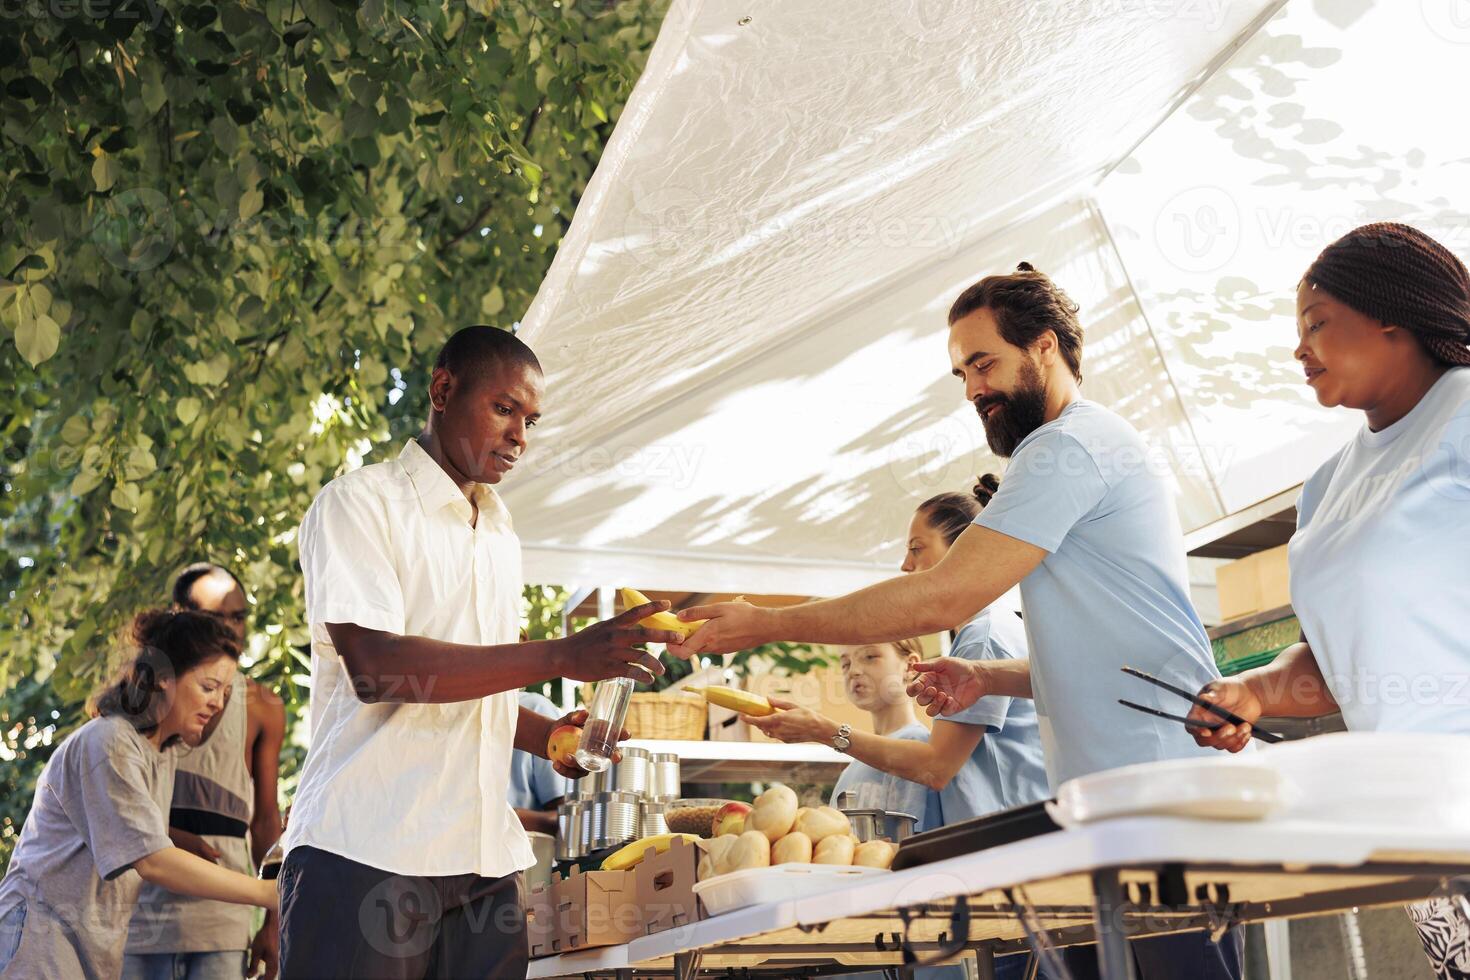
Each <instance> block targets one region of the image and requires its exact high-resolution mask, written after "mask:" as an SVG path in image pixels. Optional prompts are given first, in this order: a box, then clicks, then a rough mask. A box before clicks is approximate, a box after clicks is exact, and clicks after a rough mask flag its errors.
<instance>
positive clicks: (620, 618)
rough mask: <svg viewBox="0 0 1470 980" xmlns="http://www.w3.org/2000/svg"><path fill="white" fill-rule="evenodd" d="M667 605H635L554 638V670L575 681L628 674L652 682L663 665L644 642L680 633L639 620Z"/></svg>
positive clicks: (662, 602) (667, 639)
mask: <svg viewBox="0 0 1470 980" xmlns="http://www.w3.org/2000/svg"><path fill="white" fill-rule="evenodd" d="M668 608H669V604H668V602H667V601H665V600H663V599H660V600H658V601H656V602H649V603H646V604H644V605H641V606H635V607H633V608H632V609H629V610H627V611H626V612H624V613H621V614H620V615H617V616H614V617H613V618H612V619H605V620H603V621H602V622H600V623H593V624H592V625H591V626H589V627H587V628H586V629H584V630H581V631H579V632H576V633H573V634H572V635H571V636H568V637H566V638H565V639H561V640H557V641H555V642H556V644H557V645H556V647H555V648H554V649H555V650H556V654H555V656H556V662H555V667H556V673H557V674H558V675H559V676H561V677H570V678H572V679H573V680H578V681H600V680H605V679H606V678H609V677H631V678H633V680H635V681H637V682H638V683H640V684H648V683H651V682H652V681H653V679H654V678H655V677H657V676H658V675H660V674H662V673H663V672H664V665H663V664H661V663H659V660H658V658H657V657H655V656H653V655H652V654H650V653H649V652H648V651H646V650H644V649H643V644H645V643H673V642H675V641H676V640H679V639H681V637H680V636H679V634H678V633H676V632H674V631H673V630H660V629H650V628H649V627H647V626H640V625H638V624H639V623H640V622H642V621H643V620H645V619H647V618H648V617H649V616H652V615H653V614H654V613H660V612H663V611H665V610H666V609H668Z"/></svg>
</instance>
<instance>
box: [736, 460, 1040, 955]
mask: <svg viewBox="0 0 1470 980" xmlns="http://www.w3.org/2000/svg"><path fill="white" fill-rule="evenodd" d="M999 485H1000V484H999V481H998V480H997V479H996V478H995V477H994V476H992V475H989V474H987V475H986V476H982V477H981V478H980V479H979V480H978V481H977V483H976V484H975V487H974V489H973V490H972V491H971V492H970V493H969V494H963V493H942V494H939V495H938V496H934V497H930V498H929V499H928V500H926V501H924V502H923V503H922V504H920V505H919V507H918V509H917V510H916V511H915V512H914V516H913V519H912V520H911V521H910V522H909V532H908V545H907V551H906V553H905V556H904V560H903V571H904V572H905V573H910V572H917V571H922V570H923V569H926V568H931V567H933V566H934V565H936V564H938V563H939V560H940V559H941V558H943V557H944V555H945V553H946V552H948V551H949V548H950V546H951V545H952V544H954V542H955V540H956V539H957V538H959V536H960V532H962V531H964V529H965V528H967V527H969V526H970V523H971V522H972V521H974V519H975V517H976V515H978V514H979V513H980V509H981V508H982V507H983V506H985V504H987V503H989V502H990V498H991V496H992V495H993V494H994V493H995V491H996V489H997V488H998V487H999ZM903 643H905V644H911V643H912V641H903ZM890 649H891V650H895V651H896V652H895V653H889V652H887V651H888V650H890ZM841 651H842V660H841V663H842V671H843V676H844V679H845V680H846V683H847V689H848V696H849V698H851V699H852V700H853V701H854V703H858V704H859V705H860V706H861V707H864V708H866V709H867V710H869V711H873V710H874V707H873V706H872V705H874V704H877V703H878V702H880V701H881V702H883V703H887V702H889V701H891V702H892V703H893V704H894V705H896V706H901V708H902V709H903V710H904V711H907V713H908V718H909V719H910V721H911V722H912V727H911V728H904V729H902V730H899V731H894V732H890V733H884V734H870V733H868V732H859V731H856V730H851V729H848V726H846V725H842V726H839V725H838V724H837V722H835V721H833V720H832V719H830V718H827V717H825V716H823V715H821V714H818V713H817V712H815V711H812V710H811V709H809V708H800V707H797V706H795V705H793V704H791V703H790V702H785V701H779V700H776V699H772V701H771V703H772V704H773V705H775V706H776V707H777V708H780V709H783V710H778V711H777V712H776V713H775V714H772V715H767V716H766V717H764V718H756V717H753V716H749V715H747V716H744V717H745V720H746V722H748V723H749V724H750V725H752V726H754V727H756V728H759V729H760V730H761V731H763V732H765V733H766V734H767V735H770V736H771V737H772V738H777V739H780V740H781V741H783V742H821V743H822V744H824V745H832V746H834V747H836V748H837V749H839V750H840V751H842V752H846V753H847V754H848V755H850V756H852V757H853V759H854V760H855V761H854V762H853V763H852V764H851V765H849V766H848V768H847V769H846V770H844V771H843V774H842V779H841V780H839V781H838V784H837V787H836V789H835V790H834V798H835V795H836V793H837V792H839V791H841V790H844V789H851V790H853V791H854V792H855V793H856V794H857V796H858V803H859V806H861V807H873V806H877V807H881V808H883V809H890V808H892V809H900V806H897V805H895V806H892V807H890V806H886V805H884V803H883V802H881V801H882V800H883V799H885V798H887V799H901V800H903V801H904V805H909V806H913V805H914V804H913V803H912V802H910V801H912V800H913V799H915V797H916V796H917V795H924V796H927V803H926V805H925V812H924V813H922V814H918V816H919V817H920V819H921V824H920V829H930V828H933V827H940V826H944V825H946V824H952V823H959V822H961V821H963V820H969V819H971V818H974V817H979V816H983V815H985V814H988V813H994V812H996V811H997V810H1007V809H1010V808H1012V807H1017V806H1023V805H1025V804H1027V803H1035V802H1036V801H1038V800H1042V799H1045V798H1046V797H1047V795H1048V793H1047V782H1046V766H1045V764H1044V762H1043V760H1042V751H1041V735H1040V731H1039V728H1038V725H1037V720H1036V708H1035V705H1034V704H1033V703H1032V702H1031V701H1030V700H1028V699H1025V698H1010V697H1001V696H991V697H986V698H981V699H980V700H979V701H977V702H976V703H975V704H974V705H973V706H971V707H969V708H966V709H964V710H962V711H958V712H956V713H955V714H952V715H947V716H945V717H944V718H941V719H937V720H936V721H935V722H934V729H933V731H932V732H930V733H929V737H928V738H927V739H924V738H923V737H922V736H921V735H918V736H916V734H915V732H914V731H913V730H914V729H917V730H918V732H919V733H922V731H923V728H922V726H921V725H919V724H918V722H917V719H915V718H914V709H913V702H912V701H911V700H910V699H909V698H908V696H907V694H906V692H905V689H904V673H905V671H906V669H907V668H908V667H909V666H911V665H912V664H913V663H915V662H917V661H918V659H919V656H918V651H917V649H916V648H915V647H914V646H912V645H910V646H906V647H905V646H897V645H894V644H863V645H859V646H854V647H842V648H841ZM950 656H952V657H960V658H963V659H966V660H1005V661H1012V662H1016V663H1019V664H1020V665H1021V666H1022V667H1024V665H1025V662H1026V656H1027V650H1026V632H1025V629H1024V628H1023V627H1022V624H1021V620H1020V618H1019V616H1018V615H1017V613H1016V607H1015V605H1014V604H1013V603H1011V602H1010V601H1009V600H1008V599H1007V598H1006V597H1004V596H1003V597H1001V599H1000V600H998V601H997V602H995V603H992V604H991V605H990V606H989V607H988V608H986V609H982V610H981V611H980V612H979V613H978V614H976V615H975V616H974V617H972V618H971V619H970V620H969V621H968V622H966V623H963V624H960V625H959V628H958V630H957V631H956V632H955V634H954V642H953V643H952V644H951V645H950ZM880 686H881V697H880V696H879V693H878V692H879V688H880ZM869 688H872V689H873V692H872V694H871V695H870V692H869ZM874 718H875V719H877V718H878V715H877V714H876V713H875V714H874ZM844 729H847V730H844ZM884 774H887V778H886V779H885V778H884ZM865 785H866V786H871V787H874V788H873V789H870V790H868V791H867V794H868V795H864V788H863V787H864V786H865ZM926 787H927V789H928V792H927V794H926V793H925V792H924V791H925V788H926ZM936 794H937V798H936ZM1025 967H1026V957H1024V956H1012V957H1006V958H1005V959H1003V960H1001V961H999V962H998V963H997V964H996V976H997V977H999V978H1001V980H1007V978H1011V977H1021V976H1023V975H1024V973H1025ZM944 969H946V970H948V969H951V968H944ZM920 975H921V976H923V977H925V978H934V977H942V976H947V975H955V976H958V975H959V974H958V973H955V974H945V973H941V972H930V971H927V970H921V971H920ZM1043 976H1044V975H1043Z"/></svg>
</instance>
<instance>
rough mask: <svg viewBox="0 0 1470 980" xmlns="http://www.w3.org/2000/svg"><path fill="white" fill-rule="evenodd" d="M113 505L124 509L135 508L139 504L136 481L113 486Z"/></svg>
mask: <svg viewBox="0 0 1470 980" xmlns="http://www.w3.org/2000/svg"><path fill="white" fill-rule="evenodd" d="M110 499H111V500H112V506H114V507H119V508H121V509H122V510H128V511H131V510H134V509H136V508H137V506H138V485H137V484H136V483H119V484H118V485H117V486H115V487H113V488H112V496H111V498H110Z"/></svg>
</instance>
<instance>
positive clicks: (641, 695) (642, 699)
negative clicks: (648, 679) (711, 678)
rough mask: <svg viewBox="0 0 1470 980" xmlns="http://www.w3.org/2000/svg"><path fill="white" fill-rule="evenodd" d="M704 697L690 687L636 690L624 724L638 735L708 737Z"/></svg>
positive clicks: (640, 736) (647, 736)
mask: <svg viewBox="0 0 1470 980" xmlns="http://www.w3.org/2000/svg"><path fill="white" fill-rule="evenodd" d="M707 715H708V711H707V709H706V707H705V702H704V697H703V696H702V695H699V694H690V693H689V692H687V691H661V692H659V693H657V694H654V693H651V692H646V691H635V692H634V693H633V699H632V701H631V702H629V704H628V720H627V721H626V722H625V723H624V727H626V728H627V729H628V734H630V735H632V736H633V737H634V738H679V739H685V740H698V739H702V738H704V722H705V717H706V716H707Z"/></svg>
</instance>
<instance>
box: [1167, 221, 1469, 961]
mask: <svg viewBox="0 0 1470 980" xmlns="http://www.w3.org/2000/svg"><path fill="white" fill-rule="evenodd" d="M1297 338H1298V341H1297V347H1296V358H1297V360H1298V361H1300V362H1301V365H1302V369H1303V372H1304V374H1305V376H1306V383H1307V384H1308V385H1309V386H1310V387H1311V388H1312V390H1313V392H1315V393H1316V396H1317V400H1318V401H1319V402H1321V403H1322V404H1323V405H1325V406H1328V407H1330V408H1337V407H1341V408H1351V409H1356V410H1358V411H1361V412H1362V413H1363V418H1364V425H1363V428H1362V429H1360V430H1359V431H1358V434H1357V435H1356V436H1354V437H1353V439H1352V441H1350V442H1349V443H1348V444H1347V445H1346V446H1344V447H1343V448H1342V449H1341V450H1340V451H1339V452H1338V453H1337V454H1336V455H1334V456H1333V457H1332V458H1331V459H1329V460H1328V461H1327V462H1326V463H1324V464H1323V465H1322V466H1321V467H1320V468H1319V469H1318V470H1317V472H1316V473H1314V474H1313V475H1312V477H1311V478H1310V479H1308V480H1307V482H1306V484H1305V485H1304V486H1303V487H1302V495H1301V499H1300V501H1299V502H1298V504H1297V529H1296V533H1295V534H1294V535H1293V536H1292V539H1291V545H1290V548H1289V558H1290V564H1291V599H1292V606H1293V608H1294V609H1295V612H1296V615H1297V618H1298V619H1299V620H1300V621H1301V625H1302V637H1301V642H1300V643H1297V644H1296V645H1295V646H1292V647H1289V648H1287V649H1286V650H1285V651H1283V652H1282V653H1281V655H1280V656H1278V657H1277V658H1276V660H1275V661H1273V662H1272V663H1271V664H1269V665H1267V666H1265V667H1260V668H1257V669H1255V670H1251V671H1246V672H1245V673H1242V674H1239V675H1237V676H1235V677H1231V678H1227V679H1224V680H1219V681H1215V682H1214V683H1212V684H1209V685H1206V687H1205V688H1204V689H1203V690H1202V691H1201V694H1202V696H1203V697H1205V698H1208V699H1210V700H1212V701H1214V702H1215V703H1217V704H1219V705H1221V706H1223V707H1226V708H1229V709H1230V710H1232V711H1234V712H1235V713H1236V714H1238V715H1240V716H1241V717H1243V718H1245V719H1246V721H1248V722H1253V721H1255V720H1256V719H1257V718H1260V717H1261V716H1263V715H1269V716H1275V717H1315V716H1318V715H1325V714H1329V713H1331V712H1333V711H1337V710H1341V711H1342V717H1343V721H1344V722H1345V723H1346V724H1347V727H1348V728H1349V729H1350V730H1354V731H1403V732H1443V733H1447V734H1461V735H1470V693H1467V685H1466V683H1465V681H1466V678H1467V676H1470V641H1467V639H1466V638H1467V636H1470V576H1467V575H1466V574H1465V573H1466V556H1467V555H1470V274H1467V272H1466V269H1465V265H1464V263H1462V262H1461V261H1460V260H1459V259H1458V258H1456V257H1455V255H1454V254H1453V253H1452V252H1450V251H1449V249H1447V248H1445V247H1444V246H1443V245H1441V244H1440V243H1439V242H1437V241H1435V240H1434V239H1433V238H1430V237H1429V236H1428V235H1426V234H1424V233H1423V232H1421V231H1418V230H1417V229H1414V228H1411V227H1409V226H1407V225H1401V224H1393V223H1380V224H1371V225H1364V226H1363V227H1361V228H1358V229H1355V230H1354V231H1351V232H1349V233H1348V234H1347V235H1345V236H1343V237H1342V238H1340V239H1338V240H1337V241H1335V242H1333V243H1332V244H1331V245H1329V246H1327V248H1326V249H1324V250H1323V252H1322V254H1321V255H1319V256H1318V257H1317V260H1316V261H1315V262H1313V263H1312V265H1311V267H1310V268H1309V269H1307V273H1306V275H1305V276H1303V277H1302V280H1301V283H1300V284H1299V285H1298V287H1297ZM1204 715H1205V713H1204V712H1203V710H1202V709H1199V708H1196V709H1195V710H1194V711H1193V712H1191V716H1192V717H1195V718H1199V719H1201V720H1204ZM1250 737H1251V727H1250V725H1248V724H1246V725H1239V726H1236V725H1227V726H1225V727H1224V728H1220V729H1218V730H1216V731H1213V732H1210V731H1205V730H1203V729H1199V730H1195V739H1196V741H1198V742H1199V743H1200V744H1201V745H1208V746H1214V747H1215V748H1219V749H1226V750H1228V751H1231V752H1239V751H1240V750H1241V749H1242V748H1244V747H1245V745H1246V743H1247V742H1248V741H1249V740H1250ZM1409 911H1410V916H1411V918H1413V920H1414V922H1415V924H1416V925H1417V926H1418V927H1419V932H1420V937H1421V939H1422V940H1423V943H1424V948H1425V951H1426V953H1427V954H1428V955H1429V959H1430V961H1431V965H1432V966H1433V967H1434V969H1435V971H1436V972H1437V973H1438V975H1439V976H1440V977H1442V978H1445V980H1453V978H1465V977H1470V922H1467V921H1466V919H1465V917H1464V915H1463V914H1461V913H1459V912H1457V911H1455V909H1454V907H1453V906H1452V905H1451V903H1450V902H1449V901H1448V900H1444V899H1437V900H1434V901H1431V902H1428V903H1425V904H1423V905H1418V906H1414V907H1412V908H1411V909H1410V910H1409Z"/></svg>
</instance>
